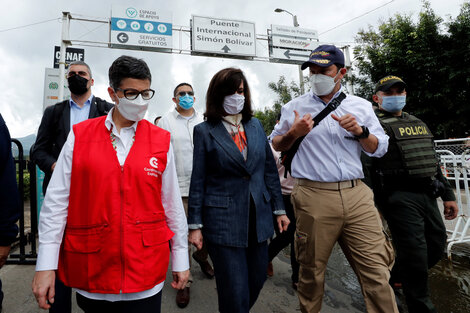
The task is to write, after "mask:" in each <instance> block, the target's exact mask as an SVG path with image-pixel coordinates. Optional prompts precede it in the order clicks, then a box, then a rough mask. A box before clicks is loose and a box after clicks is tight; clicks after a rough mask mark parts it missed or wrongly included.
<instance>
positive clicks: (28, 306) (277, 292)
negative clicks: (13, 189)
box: [0, 249, 365, 313]
mask: <svg viewBox="0 0 470 313" xmlns="http://www.w3.org/2000/svg"><path fill="white" fill-rule="evenodd" d="M288 262H289V259H288V258H287V257H285V256H284V255H279V256H278V257H277V258H275V259H274V262H273V263H274V276H273V277H270V278H268V280H267V281H266V283H265V285H264V288H263V290H262V291H261V295H260V297H259V299H258V301H257V302H256V304H255V306H254V307H253V309H252V310H251V312H252V313H284V312H285V313H287V312H300V309H299V304H298V300H297V294H296V292H295V291H294V290H293V289H292V287H291V283H290V275H291V271H290V265H289V263H288ZM344 264H346V260H345V259H344V257H343V256H342V254H341V253H340V252H339V249H335V253H334V255H333V256H332V258H331V260H330V267H331V270H330V272H331V273H329V274H328V275H327V276H328V277H327V285H326V292H325V298H324V305H323V309H322V312H326V313H328V312H337V313H342V312H350V313H351V312H365V310H364V307H363V302H362V299H361V295H360V291H359V289H358V284H357V281H355V277H354V274H353V273H352V272H351V271H350V269H349V267H348V266H346V270H347V273H344V272H343V271H341V272H337V271H335V270H334V268H338V266H339V267H340V268H344ZM193 266H194V267H195V270H194V271H193V276H194V279H195V282H194V283H193V285H192V287H191V301H190V303H189V305H188V307H187V308H185V309H180V308H178V307H177V306H176V303H175V295H176V291H175V290H173V289H172V288H171V286H170V285H169V284H166V285H165V288H164V289H163V297H162V312H169V313H173V312H178V313H182V312H191V313H208V312H209V313H210V312H217V311H218V310H217V291H216V287H215V280H210V279H207V278H205V276H204V275H203V274H202V272H201V271H200V269H199V265H197V264H195V265H193ZM168 274H169V275H170V272H168ZM33 275H34V266H31V265H6V266H4V267H3V268H2V269H1V270H0V277H1V279H2V281H3V288H4V292H5V299H4V303H3V313H36V312H45V311H43V310H40V309H39V308H38V306H37V304H36V301H35V299H34V296H33V294H32V293H31V287H30V285H31V280H32V277H33ZM351 278H352V281H351ZM169 279H170V276H168V277H167V281H169ZM74 300H75V299H74ZM73 312H82V310H80V309H79V308H78V307H77V305H76V303H75V301H74V306H73Z"/></svg>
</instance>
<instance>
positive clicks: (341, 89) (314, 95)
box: [310, 86, 343, 106]
mask: <svg viewBox="0 0 470 313" xmlns="http://www.w3.org/2000/svg"><path fill="white" fill-rule="evenodd" d="M342 91H343V86H341V87H340V88H339V90H338V91H337V92H336V93H335V94H334V95H333V97H332V98H331V100H333V99H334V98H336V97H337V96H339V94H340V93H341V92H342ZM310 95H311V96H312V98H313V99H314V100H316V101H319V102H321V103H323V104H324V105H325V106H326V105H328V103H325V102H324V101H323V100H322V99H320V97H319V96H317V95H316V94H314V93H313V91H312V90H310ZM331 100H330V102H331Z"/></svg>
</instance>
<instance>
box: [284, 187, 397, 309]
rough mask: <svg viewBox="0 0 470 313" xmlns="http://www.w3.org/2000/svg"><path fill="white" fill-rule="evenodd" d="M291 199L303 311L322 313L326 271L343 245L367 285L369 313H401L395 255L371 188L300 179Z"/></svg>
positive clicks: (299, 294) (357, 272)
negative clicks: (393, 281) (392, 277)
mask: <svg viewBox="0 0 470 313" xmlns="http://www.w3.org/2000/svg"><path fill="white" fill-rule="evenodd" d="M291 197H292V203H293V206H294V210H295V216H296V222H297V229H296V234H295V250H296V257H297V261H298V262H299V263H300V273H299V285H298V296H299V300H300V309H301V311H302V312H304V313H305V312H308V313H317V312H320V309H321V305H322V298H323V291H324V280H325V270H326V265H327V263H328V259H329V257H330V254H331V251H332V249H333V246H334V244H335V243H336V242H337V241H338V243H339V244H340V246H341V248H342V250H343V252H344V255H345V256H346V258H347V259H348V261H349V264H350V265H351V267H352V268H353V270H354V272H355V273H356V275H357V277H358V280H359V283H360V284H361V288H362V294H363V296H364V300H365V303H366V307H367V312H384V313H390V312H396V313H398V309H397V306H396V302H395V295H394V292H393V290H392V288H391V287H390V285H389V283H388V280H389V278H390V269H391V266H392V265H393V258H394V257H393V249H392V246H391V242H390V241H389V240H388V238H387V237H386V236H385V234H384V232H383V227H382V222H381V220H380V216H379V214H378V211H377V209H376V208H375V207H374V201H373V194H372V191H371V190H370V189H369V187H367V186H366V185H365V184H364V183H362V182H361V181H360V180H352V181H345V182H337V183H321V182H313V181H309V180H305V179H297V180H296V184H295V186H294V190H293V192H292V195H291Z"/></svg>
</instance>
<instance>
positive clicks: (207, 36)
mask: <svg viewBox="0 0 470 313" xmlns="http://www.w3.org/2000/svg"><path fill="white" fill-rule="evenodd" d="M191 26H192V49H191V50H192V51H194V52H202V53H211V54H222V55H237V56H248V57H250V56H251V57H254V56H256V33H255V23H252V22H244V21H236V20H223V19H218V18H212V17H202V16H194V15H193V17H192V25H191Z"/></svg>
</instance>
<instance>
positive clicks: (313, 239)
mask: <svg viewBox="0 0 470 313" xmlns="http://www.w3.org/2000/svg"><path fill="white" fill-rule="evenodd" d="M307 67H309V69H310V75H311V76H310V83H311V91H310V92H308V93H306V94H304V95H302V96H300V97H298V98H296V99H294V100H292V101H290V102H289V103H287V104H286V105H284V106H283V108H282V111H281V121H280V123H279V124H277V125H276V126H275V128H274V131H273V133H272V134H271V136H272V138H273V147H274V148H275V149H276V150H278V151H286V150H288V149H289V148H290V147H291V146H292V145H293V143H294V142H295V141H296V139H297V138H299V137H302V136H304V135H306V137H305V138H304V140H303V141H302V143H301V144H300V147H299V149H298V151H297V153H296V155H295V157H294V159H293V161H292V177H294V178H296V184H295V186H294V189H293V192H292V201H293V205H294V210H295V215H296V223H297V229H296V234H295V243H296V257H297V261H298V262H299V263H300V273H299V284H298V296H299V300H300V308H301V311H302V312H309V313H311V312H315V313H316V312H319V311H320V309H321V304H322V298H323V291H324V278H325V270H326V265H327V263H328V258H329V256H330V254H331V251H332V249H333V246H334V244H335V243H336V242H338V243H339V244H340V246H341V248H342V250H343V252H344V254H345V255H346V257H347V259H348V261H349V263H350V265H351V266H352V268H353V269H354V271H355V273H356V274H357V276H358V279H359V282H360V284H361V287H362V293H363V296H364V300H365V303H366V307H367V311H368V312H398V310H397V307H396V303H395V298H394V293H393V291H392V289H391V287H390V285H389V284H388V279H389V277H390V272H389V270H390V266H391V265H392V263H393V253H392V250H391V245H390V242H389V241H388V240H387V239H386V237H385V235H384V233H383V231H382V224H381V221H380V217H379V214H378V212H377V210H376V208H375V207H374V202H373V195H372V191H371V190H370V189H369V188H368V187H367V186H366V185H365V184H363V183H362V182H361V178H363V177H364V175H363V172H362V166H361V161H360V154H361V151H364V152H365V153H366V154H368V155H370V156H376V157H380V156H382V155H384V154H385V153H386V152H387V147H388V136H387V135H385V133H384V131H383V129H382V127H381V126H380V124H379V122H378V120H377V118H376V116H375V114H374V112H373V111H372V106H371V105H370V103H369V102H367V101H366V100H364V99H361V98H359V97H355V96H350V95H348V96H346V98H345V99H344V100H343V101H342V102H341V105H339V106H338V107H337V108H336V109H335V110H334V111H333V113H332V114H330V115H329V116H327V117H325V119H324V120H323V121H321V123H319V124H318V125H315V126H316V127H315V128H313V127H314V125H313V124H314V122H313V117H315V116H316V115H317V114H318V113H319V112H321V111H322V110H323V109H324V108H325V107H326V106H327V105H328V103H329V102H330V101H331V100H333V99H334V98H336V97H338V96H339V95H340V93H341V79H342V78H343V77H344V75H345V74H346V68H344V55H343V53H342V52H341V50H339V49H338V48H336V47H335V46H333V45H321V46H319V47H318V48H317V49H315V50H314V51H312V53H311V54H310V57H309V60H308V61H307V62H305V63H304V64H303V65H302V69H305V68H307ZM312 128H313V129H312Z"/></svg>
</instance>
